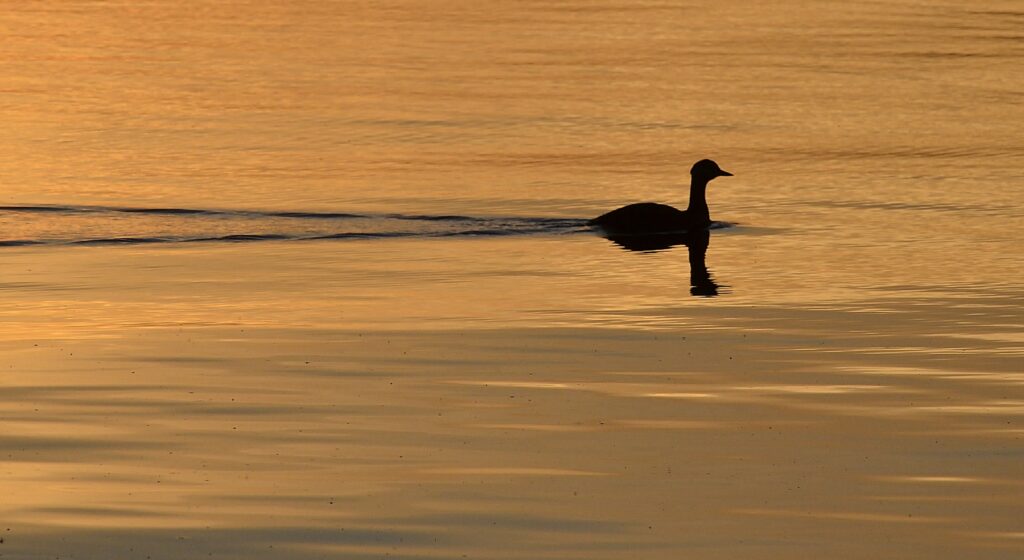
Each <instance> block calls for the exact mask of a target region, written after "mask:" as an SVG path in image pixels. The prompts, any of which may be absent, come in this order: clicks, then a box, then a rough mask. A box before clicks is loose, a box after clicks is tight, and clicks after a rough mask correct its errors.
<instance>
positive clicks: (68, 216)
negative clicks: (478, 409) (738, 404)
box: [0, 205, 589, 247]
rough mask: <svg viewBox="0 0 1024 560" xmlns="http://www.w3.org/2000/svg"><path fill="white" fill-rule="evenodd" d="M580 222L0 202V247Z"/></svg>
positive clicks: (496, 231) (582, 224)
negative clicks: (10, 203) (5, 203)
mask: <svg viewBox="0 0 1024 560" xmlns="http://www.w3.org/2000/svg"><path fill="white" fill-rule="evenodd" d="M586 222H587V221H586V220H584V219H576V218H536V217H477V216H460V215H428V214H395V213H389V214H362V213H349V212H305V211H259V210H223V209H197V208H173V207H153V208H146V207H119V206H86V205H7V206H0V247H25V246H32V245H142V244H159V243H198V242H234V243H238V242H255V241H289V240H293V241H300V240H327V239H335V240H341V239H352V240H354V239H384V238H398V237H406V238H407V237H422V238H430V237H491V236H510V235H544V234H547V235H562V234H570V233H578V232H583V231H589V228H588V227H587V224H586Z"/></svg>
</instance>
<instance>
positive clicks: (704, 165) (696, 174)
mask: <svg viewBox="0 0 1024 560" xmlns="http://www.w3.org/2000/svg"><path fill="white" fill-rule="evenodd" d="M690 176H691V177H693V178H694V179H700V180H702V181H704V182H707V181H710V180H712V179H714V178H715V177H732V173H729V172H728V171H725V170H723V169H722V168H721V167H718V164H717V163H715V162H714V161H711V160H710V159H702V160H700V161H698V162H697V163H695V164H693V167H691V168H690Z"/></svg>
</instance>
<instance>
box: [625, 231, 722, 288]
mask: <svg viewBox="0 0 1024 560" xmlns="http://www.w3.org/2000/svg"><path fill="white" fill-rule="evenodd" d="M710 239H711V232H710V231H708V230H706V229H702V230H698V231H694V232H690V233H662V234H633V235H609V236H608V240H609V241H611V242H613V243H615V244H616V245H618V246H619V247H622V248H623V249H625V250H627V251H638V252H642V253H653V252H657V251H665V250H668V249H671V248H672V247H675V246H677V245H685V246H686V250H687V252H688V253H689V257H690V293H691V294H693V295H695V296H700V297H715V296H717V295H718V288H719V286H718V283H717V282H715V279H714V278H712V277H711V273H710V272H708V267H707V265H706V264H705V263H704V259H705V255H707V252H708V242H709V241H710Z"/></svg>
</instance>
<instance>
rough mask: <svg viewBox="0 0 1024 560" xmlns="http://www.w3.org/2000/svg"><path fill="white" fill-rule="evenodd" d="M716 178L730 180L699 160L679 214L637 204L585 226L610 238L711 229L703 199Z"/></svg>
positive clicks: (655, 205)
mask: <svg viewBox="0 0 1024 560" xmlns="http://www.w3.org/2000/svg"><path fill="white" fill-rule="evenodd" d="M715 177H732V173H729V172H728V171H724V170H723V169H722V168H721V167H719V166H718V164H717V163H715V162H714V161H712V160H710V159H702V160H700V161H698V162H697V163H695V164H693V167H691V168H690V205H689V206H687V208H686V210H678V209H676V208H673V207H671V206H668V205H666V204H658V203H655V202H639V203H637V204H630V205H628V206H623V207H622V208H618V209H616V210H612V211H611V212H608V213H606V214H601V215H600V216H598V217H596V218H594V219H593V220H590V221H589V222H587V224H588V225H590V226H592V227H595V228H598V229H600V230H601V231H603V232H604V233H606V234H609V235H651V234H663V233H683V232H695V231H700V230H704V229H706V228H707V227H708V226H710V225H711V215H710V213H709V212H708V202H707V199H706V198H705V196H704V192H705V190H707V186H708V182H710V181H711V180H712V179H714V178H715Z"/></svg>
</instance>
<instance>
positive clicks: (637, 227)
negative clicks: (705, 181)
mask: <svg viewBox="0 0 1024 560" xmlns="http://www.w3.org/2000/svg"><path fill="white" fill-rule="evenodd" d="M710 224H711V220H710V218H709V217H708V216H706V215H697V214H696V213H690V212H685V211H683V210H679V209H677V208H673V207H671V206H669V205H667V204H658V203H656V202H639V203H636V204H630V205H629V206H623V207H622V208H619V209H616V210H612V211H611V212H608V213H606V214H602V215H600V216H598V217H596V218H594V219H593V220H590V225H594V226H598V227H600V228H601V229H603V230H605V231H607V232H610V233H620V232H621V233H625V232H629V233H636V234H644V233H679V232H684V231H694V230H698V229H704V228H706V227H708V225H710Z"/></svg>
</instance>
